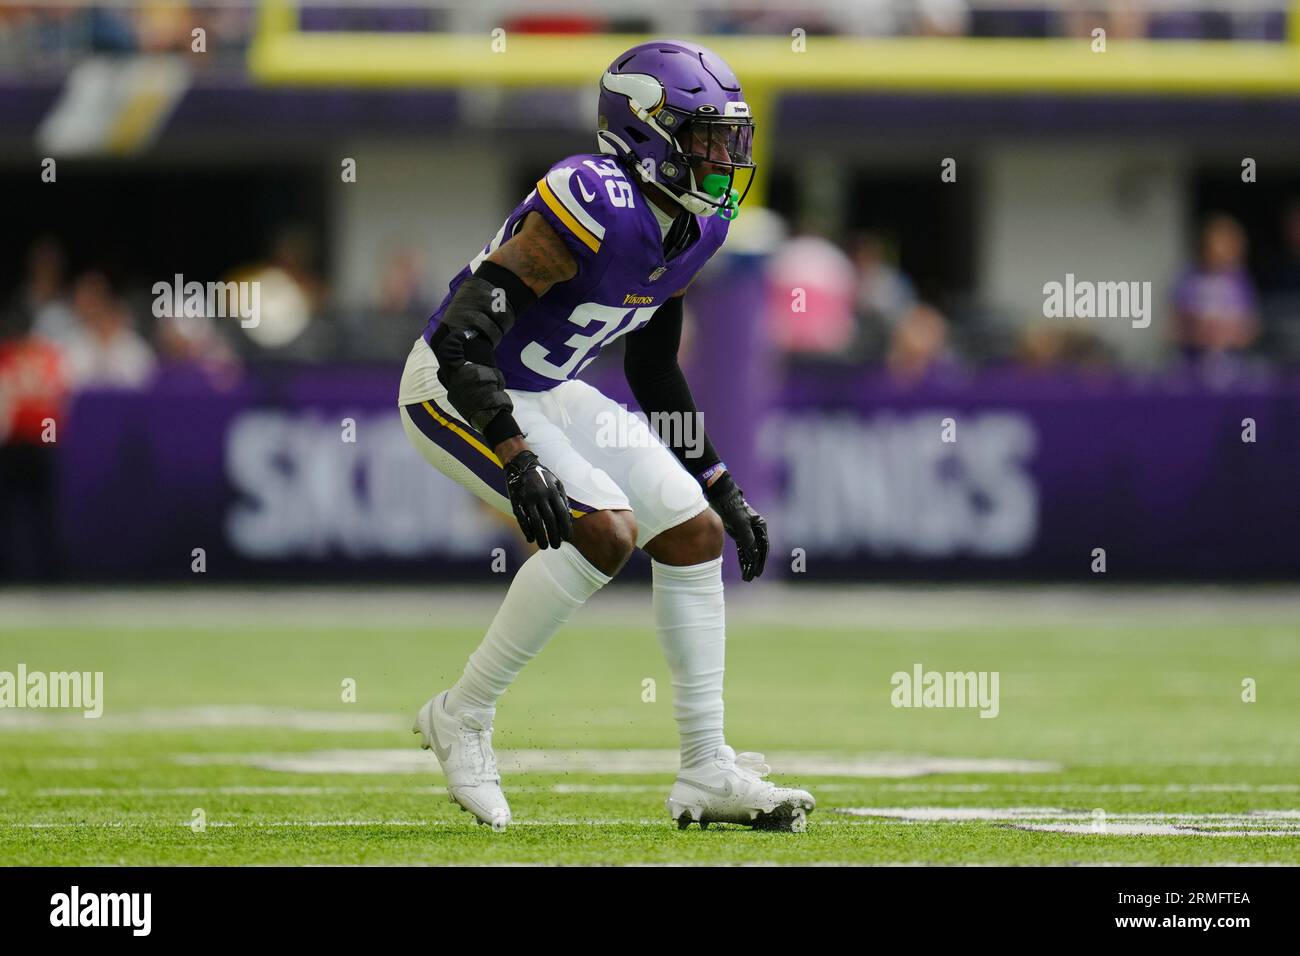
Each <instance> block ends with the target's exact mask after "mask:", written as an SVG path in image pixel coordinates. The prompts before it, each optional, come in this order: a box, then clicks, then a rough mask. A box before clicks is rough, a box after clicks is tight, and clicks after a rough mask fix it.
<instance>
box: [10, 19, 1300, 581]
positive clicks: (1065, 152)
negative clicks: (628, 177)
mask: <svg viewBox="0 0 1300 956" xmlns="http://www.w3.org/2000/svg"><path fill="white" fill-rule="evenodd" d="M261 12H262V6H261V5H259V4H246V3H245V4H241V3H185V2H179V0H176V2H173V0H153V2H138V3H118V4H103V3H90V2H80V3H44V4H21V3H20V4H14V3H8V4H6V5H4V6H3V7H0V147H2V148H0V194H3V195H4V197H5V200H6V201H5V229H4V230H3V231H2V232H0V261H3V262H5V263H6V267H5V268H4V269H3V270H0V459H2V460H0V484H3V486H4V487H3V490H4V491H5V495H4V496H3V497H5V499H6V501H7V502H8V503H7V504H6V505H4V506H0V511H3V510H4V509H8V511H7V513H0V527H2V526H4V525H5V522H8V524H9V525H10V526H12V525H13V524H14V523H21V522H24V521H28V522H30V521H32V520H35V519H34V518H33V517H32V516H33V515H37V514H45V515H46V516H47V517H46V518H45V519H41V520H52V519H50V518H49V512H50V511H51V510H52V507H53V506H52V505H51V504H50V501H51V500H52V499H50V497H49V496H51V495H52V494H53V493H54V492H53V490H52V486H53V484H54V482H53V478H52V471H50V468H52V467H53V466H52V465H51V464H49V462H48V461H47V459H49V458H50V457H51V456H49V455H43V454H42V453H41V451H40V450H39V449H40V447H41V446H42V445H47V444H49V443H50V441H49V438H48V436H47V435H46V432H47V431H48V428H47V423H48V422H50V421H61V420H62V419H63V416H64V414H65V412H66V410H67V409H68V408H69V407H70V405H71V404H72V403H73V402H75V400H76V399H77V397H78V396H79V395H82V394H86V393H98V392H101V391H104V390H112V391H118V392H121V391H124V390H126V391H131V390H134V391H138V392H141V393H144V392H148V391H149V390H151V389H155V388H157V387H159V383H160V382H161V383H167V385H168V387H177V386H178V385H179V386H181V387H190V388H193V389H195V390H197V391H198V392H199V393H202V394H208V395H212V396H219V395H222V394H228V393H230V392H231V391H232V390H235V389H238V388H239V387H240V386H241V383H244V382H246V381H247V380H248V378H249V376H256V375H257V374H258V370H259V369H262V370H265V369H279V368H284V367H298V368H301V367H312V366H315V367H319V368H321V369H336V368H338V369H341V368H344V367H349V368H355V367H361V366H365V367H372V368H379V369H385V370H388V371H389V372H391V378H392V383H393V388H394V389H395V387H396V380H397V375H398V373H399V369H400V363H401V362H402V360H403V358H404V356H405V354H406V352H407V351H408V350H409V348H410V343H411V342H412V340H413V339H414V338H415V336H416V335H417V334H418V332H419V330H420V328H421V326H422V325H423V323H424V321H425V319H426V318H427V316H428V315H429V313H430V312H431V311H432V310H433V309H434V308H435V307H436V306H437V305H438V303H439V301H440V300H441V298H442V296H443V294H444V293H445V290H446V286H447V282H448V280H449V279H450V278H451V277H452V276H453V275H454V274H455V273H456V272H457V271H458V270H459V269H460V268H461V267H462V266H463V264H464V263H465V262H466V261H467V260H468V259H469V258H470V257H472V256H473V255H474V254H475V253H476V252H477V251H478V249H479V248H480V247H481V246H482V244H483V243H484V242H486V241H487V240H488V239H489V238H490V237H491V236H492V235H493V234H494V233H495V232H496V230H497V228H498V227H499V224H500V222H501V220H502V219H503V218H504V217H505V215H506V214H507V212H508V211H509V210H510V209H511V208H512V207H513V206H514V205H515V204H516V203H518V202H519V201H520V200H521V199H522V198H523V197H524V196H525V195H526V193H527V192H528V191H529V189H531V188H532V184H533V183H534V182H535V181H536V179H537V178H538V177H539V176H540V175H541V174H542V173H543V172H544V171H545V170H546V169H547V168H548V167H549V166H550V165H551V164H552V163H553V162H555V161H556V160H557V159H559V158H561V157H563V156H566V155H571V154H574V153H578V152H585V151H590V150H592V149H594V136H593V132H592V131H593V128H594V122H595V117H594V113H595V81H596V78H595V77H594V76H593V77H592V81H591V84H590V85H589V88H587V89H583V90H567V89H564V90H561V89H540V88H539V89H527V88H524V89H519V88H515V89H508V90H507V89H502V90H492V89H482V88H466V89H432V88H417V87H400V86H397V87H393V88H360V87H345V86H343V85H339V86H337V87H334V86H326V87H312V88H307V87H302V88H295V87H293V86H287V87H266V86H264V85H261V84H260V83H259V82H258V81H257V78H256V77H255V76H253V75H251V73H250V71H249V69H248V62H247V57H248V52H249V49H250V44H252V43H253V42H254V39H255V37H256V35H257V30H258V24H259V15H260V13H261ZM297 16H298V21H299V24H300V27H301V29H303V30H304V31H309V32H310V31H361V30H377V31H395V32H409V33H413V34H418V33H430V32H434V33H436V32H452V33H463V34H477V35H482V36H486V35H487V34H488V32H489V31H490V30H491V29H493V28H495V27H498V26H500V27H504V28H505V29H506V30H507V32H508V33H509V32H511V31H513V32H514V33H543V34H554V33H576V34H583V33H586V34H602V33H606V32H619V33H645V34H656V33H658V34H664V35H673V34H676V35H684V34H686V35H690V34H694V35H710V34H712V35H724V36H731V35H742V34H744V35H758V36H762V35H771V36H782V37H788V36H789V35H790V33H791V31H792V30H804V31H805V32H806V34H807V36H808V37H810V38H813V40H812V41H811V44H812V45H810V47H809V52H808V53H807V54H806V55H808V56H810V57H815V56H816V47H815V38H816V37H817V36H821V35H827V36H833V35H840V36H862V37H891V36H903V37H907V36H936V37H944V36H946V37H1011V38H1049V37H1073V38H1077V39H1078V40H1079V42H1080V43H1082V44H1086V43H1088V38H1089V37H1090V36H1091V35H1092V31H1093V30H1094V29H1096V28H1097V27H1102V28H1104V29H1106V30H1107V34H1108V39H1109V42H1110V43H1111V44H1118V43H1122V42H1123V41H1124V40H1125V39H1128V38H1146V39H1151V40H1158V41H1162V42H1168V43H1170V44H1176V43H1180V42H1182V41H1188V40H1220V41H1229V42H1231V43H1235V44H1241V45H1249V44H1254V45H1256V46H1258V47H1259V48H1260V49H1261V50H1262V49H1275V48H1278V47H1279V46H1280V45H1282V44H1285V43H1287V42H1289V41H1288V37H1289V35H1290V34H1289V31H1292V30H1294V29H1296V28H1297V23H1296V22H1295V20H1294V17H1295V13H1294V11H1293V10H1292V5H1291V4H1288V3H1284V2H1281V0H1271V2H1270V0H1258V2H1255V0H1238V2H1227V0H1224V2H1213V0H1209V2H1207V0H1142V2H1119V0H1116V2H1070V0H1057V2H1032V0H1018V2H1010V0H919V2H908V3H904V2H901V0H853V2H834V3H832V2H823V3H818V2H813V3H809V4H800V5H792V4H788V3H777V2H771V0H769V2H750V3H744V2H722V0H712V2H709V0H705V2H695V3H691V4H689V5H687V4H680V5H679V4H675V3H672V2H670V3H667V4H656V5H654V6H653V8H648V5H646V4H644V3H632V2H626V0H611V2H607V3H599V4H597V3H586V2H578V0H571V2H567V3H566V2H552V0H546V2H540V3H521V2H517V0H484V2H478V3H468V2H467V3H449V2H442V3H439V2H432V0H430V2H415V0H411V2H396V3H385V4H379V5H365V6H361V5H347V4H342V3H328V2H327V3H304V4H301V5H300V6H299V8H298V11H297ZM196 30H198V31H199V32H200V33H201V38H198V39H196ZM485 42H486V41H485ZM614 52H617V51H616V50H614V49H612V48H611V53H614ZM741 79H742V81H748V80H749V79H750V78H749V77H745V76H742V77H741ZM765 104H766V105H767V107H768V112H767V113H766V114H760V115H759V116H758V119H757V125H758V134H757V135H758V136H759V137H760V138H763V137H766V138H767V140H766V142H765V144H764V150H763V152H762V154H761V158H762V160H763V164H764V165H763V167H762V168H761V169H760V171H759V176H760V177H762V179H763V181H764V182H763V186H764V188H763V190H762V195H761V196H760V197H759V201H751V202H747V203H746V205H745V207H744V208H743V210H742V214H741V216H740V218H739V219H738V220H737V222H736V223H735V224H734V225H733V229H732V239H731V240H730V242H729V243H728V247H727V250H726V256H724V257H722V258H727V257H730V258H731V259H733V260H744V261H745V262H747V263H749V264H750V265H751V266H752V268H749V269H748V270H747V271H742V272H739V273H732V272H729V271H727V270H728V269H729V267H728V266H726V265H725V263H720V264H718V265H717V270H718V274H719V275H721V274H726V275H727V276H728V277H729V278H728V279H727V281H731V282H735V281H743V282H744V283H745V287H746V289H747V290H748V293H749V295H748V298H747V299H746V305H745V308H746V309H748V310H749V311H748V312H746V316H745V321H747V322H748V323H750V324H751V325H752V326H753V327H754V328H755V329H756V330H757V331H758V336H759V339H760V347H761V349H762V350H763V351H764V353H765V354H766V355H767V356H768V357H769V358H770V363H769V365H768V367H769V368H771V369H774V370H777V371H778V372H779V371H780V370H781V369H782V368H784V369H785V370H787V371H789V372H791V373H804V374H813V375H815V374H817V373H818V372H819V371H824V370H831V371H832V372H833V373H834V374H835V375H836V376H839V377H838V378H837V379H836V381H838V382H842V383H845V384H843V385H842V386H841V387H842V388H843V389H844V390H845V393H844V394H845V395H847V396H851V395H853V394H865V392H864V391H863V390H864V389H866V388H867V387H868V385H869V384H870V383H877V382H882V381H883V382H887V383H889V384H890V386H891V387H893V388H898V389H908V388H916V389H926V388H932V387H934V386H935V385H939V386H949V385H950V386H953V387H956V386H958V385H961V384H963V383H966V384H969V383H970V382H978V381H980V380H981V379H980V376H982V375H984V374H986V373H988V372H990V371H993V372H998V373H1005V372H1008V371H1009V372H1011V373H1014V374H1018V375H1022V376H1033V375H1041V376H1051V375H1053V374H1056V373H1058V372H1067V373H1069V374H1080V373H1081V374H1082V375H1083V376H1084V377H1086V378H1089V379H1092V380H1120V379H1127V380H1129V381H1132V380H1135V379H1150V378H1152V377H1159V376H1171V375H1172V376H1181V377H1183V378H1184V379H1186V380H1195V381H1197V382H1199V383H1200V385H1201V386H1203V387H1205V388H1209V389H1215V388H1218V389H1231V388H1235V387H1238V386H1240V385H1241V383H1243V382H1248V383H1257V384H1258V383H1267V382H1270V381H1278V380H1282V379H1285V378H1287V377H1288V376H1289V375H1290V374H1291V372H1292V371H1293V370H1294V369H1295V368H1296V367H1297V366H1300V172H1297V170H1300V163H1298V162H1297V161H1300V138H1298V137H1297V134H1296V130H1298V129H1300V99H1297V98H1294V97H1288V96H1284V95H1270V96H1260V97H1245V98H1243V97H1230V96H1187V97H1169V96H1164V95H1155V94H1151V95H1146V94H1143V93H1142V92H1141V91H1134V92H1131V93H1126V94H1123V95H1115V94H1102V93H1098V94H1095V95H1077V96H1074V95H1059V94H1046V93H1038V92H1035V91H1034V90H1033V89H1026V90H1021V91H1017V92H1014V93H1006V92H1003V93H997V92H974V93H957V92H953V93H949V92H930V93H924V92H921V93H906V92H900V91H890V90H878V89H864V90H848V91H835V92H827V91H820V92H818V91H801V90H789V91H786V90H776V91H774V95H773V97H772V98H771V99H770V100H767V101H765ZM51 162H56V165H57V171H55V170H54V169H49V170H47V169H46V165H45V164H48V163H51ZM348 162H352V163H354V164H355V170H356V175H355V181H352V180H349V179H348V177H347V176H346V175H341V174H340V170H341V168H345V167H346V165H347V163H348ZM1247 162H1248V164H1249V165H1250V167H1251V172H1250V174H1249V175H1246V174H1244V173H1243V169H1244V166H1243V164H1245V163H1247ZM948 164H951V166H952V170H953V171H954V172H955V175H954V176H952V177H947V178H945V177H944V176H943V175H942V174H943V172H944V170H945V168H947V165H948ZM1067 273H1068V274H1073V275H1075V276H1076V277H1077V278H1078V279H1081V280H1093V281H1126V282H1127V281H1139V282H1150V283H1151V284H1152V288H1153V301H1152V302H1151V303H1150V307H1151V312H1152V317H1153V321H1152V323H1151V327H1150V328H1148V329H1136V328H1133V327H1132V326H1131V325H1130V323H1128V322H1126V321H1124V320H1123V319H1074V320H1064V319H1051V318H1047V317H1045V316H1044V312H1043V297H1044V296H1043V286H1044V284H1045V283H1048V282H1053V281H1058V282H1059V281H1063V280H1064V279H1065V277H1066V275H1067ZM733 275H742V276H743V280H737V279H734V278H730V277H731V276H733ZM182 277H183V281H186V282H188V281H198V282H202V283H207V282H212V281H231V280H243V281H257V282H259V283H260V285H261V290H262V302H261V316H260V321H259V322H258V323H257V325H256V326H253V327H245V326H244V325H243V324H241V323H240V322H239V321H238V320H237V319H234V318H225V317H215V316H210V315H199V316H179V317H173V316H167V315H158V314H157V312H158V310H157V309H156V308H155V307H154V306H155V298H156V295H155V292H154V287H155V285H156V284H158V283H160V282H161V283H167V284H169V285H170V284H171V283H172V282H173V281H174V280H181V279H182ZM706 284H707V282H706ZM726 301H727V299H726V298H725V297H723V298H721V299H719V298H718V297H716V296H711V297H710V298H709V299H708V302H709V307H711V308H715V309H716V308H717V304H718V303H719V302H726ZM688 312H689V313H690V314H691V321H692V323H693V324H694V328H695V329H696V330H697V332H698V330H699V328H700V326H701V325H702V324H704V323H708V322H710V321H714V320H715V317H714V316H712V315H710V314H708V313H707V311H706V310H702V309H701V308H700V307H699V306H696V307H695V308H694V309H692V307H691V298H690V297H688ZM704 338H706V337H704V336H700V335H698V334H697V335H694V336H691V335H688V339H687V341H686V344H685V349H686V351H687V353H688V359H689V360H693V361H694V362H695V363H696V366H697V368H700V367H702V368H705V369H706V370H709V371H711V370H712V369H713V367H715V366H720V365H723V364H725V362H726V356H719V355H699V354H695V355H691V354H690V353H691V352H692V350H693V349H697V348H698V347H699V346H698V343H699V341H701V340H703V339H704ZM613 361H614V362H616V361H617V356H615V357H614V358H613ZM809 370H811V372H809ZM855 382H856V383H859V384H856V385H855V384H854V383H855ZM43 496H44V497H43ZM42 501H44V502H45V503H44V504H41V503H40V502H42ZM29 537H30V536H29ZM34 537H35V538H40V534H37V535H35V536H34ZM0 551H3V548H0ZM2 557H3V555H2V554H0V558H2ZM50 560H51V562H53V561H54V560H55V559H53V558H51V559H50ZM36 563H37V564H39V563H40V562H39V561H37V562H36Z"/></svg>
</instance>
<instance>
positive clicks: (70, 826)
mask: <svg viewBox="0 0 1300 956" xmlns="http://www.w3.org/2000/svg"><path fill="white" fill-rule="evenodd" d="M671 823H672V821H671V820H670V819H668V817H667V816H664V817H661V818H660V819H657V820H515V821H513V822H512V823H511V824H510V828H511V829H514V828H515V827H623V826H653V827H663V826H665V824H671ZM0 826H3V827H7V828H9V829H15V830H56V829H67V830H79V829H126V828H130V829H142V828H146V827H184V828H185V829H186V830H189V829H191V828H192V824H191V823H190V822H189V821H180V822H177V823H126V822H121V821H115V822H109V821H103V820H101V821H96V822H93V823H92V822H85V821H77V822H70V821H58V820H48V821H46V820H43V821H28V822H24V823H0ZM206 826H208V827H210V828H211V827H217V828H224V829H232V830H237V829H248V830H267V829H271V830H274V829H286V828H292V827H324V828H329V827H440V828H442V827H445V828H448V829H453V828H454V829H458V830H469V829H471V828H472V827H474V826H475V824H474V823H472V822H470V821H469V820H468V818H466V819H463V820H252V821H247V822H245V821H231V820H208V821H207V824H206Z"/></svg>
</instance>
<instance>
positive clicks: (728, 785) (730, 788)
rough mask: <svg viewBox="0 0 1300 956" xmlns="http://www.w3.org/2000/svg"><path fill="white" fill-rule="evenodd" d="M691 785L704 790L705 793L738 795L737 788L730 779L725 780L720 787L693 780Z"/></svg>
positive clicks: (726, 795) (721, 795)
mask: <svg viewBox="0 0 1300 956" xmlns="http://www.w3.org/2000/svg"><path fill="white" fill-rule="evenodd" d="M691 785H692V786H693V787H695V788H696V789H699V790H703V791H704V792H705V793H711V794H713V795H714V796H718V797H734V796H735V795H736V788H735V786H734V785H733V784H732V782H731V781H730V780H727V781H725V782H724V783H723V784H722V786H720V787H713V786H709V785H708V784H704V783H694V782H692V784H691Z"/></svg>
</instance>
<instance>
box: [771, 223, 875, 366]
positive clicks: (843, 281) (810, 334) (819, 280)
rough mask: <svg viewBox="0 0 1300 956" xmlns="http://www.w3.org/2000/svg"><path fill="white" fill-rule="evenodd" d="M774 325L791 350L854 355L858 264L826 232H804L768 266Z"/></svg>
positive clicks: (785, 349)
mask: <svg viewBox="0 0 1300 956" xmlns="http://www.w3.org/2000/svg"><path fill="white" fill-rule="evenodd" d="M767 289H768V292H767V298H768V307H767V314H768V327H769V328H770V329H771V334H772V337H773V341H774V342H775V343H776V345H777V347H778V348H780V349H781V350H782V351H783V352H785V353H787V354H799V355H805V356H822V357H837V358H846V357H849V349H850V347H851V345H852V343H853V337H854V322H853V293H854V275H853V264H852V263H851V262H849V259H848V256H846V255H845V254H844V253H843V252H842V251H841V250H840V248H839V247H838V246H837V245H835V243H833V242H831V241H830V240H828V239H823V238H822V237H820V236H798V237H796V238H794V239H791V240H789V241H788V242H786V243H785V244H784V245H783V246H781V247H780V249H778V250H777V252H776V254H775V255H773V256H772V258H771V260H770V261H769V263H768V266H767Z"/></svg>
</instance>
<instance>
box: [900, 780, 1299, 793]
mask: <svg viewBox="0 0 1300 956" xmlns="http://www.w3.org/2000/svg"><path fill="white" fill-rule="evenodd" d="M879 786H880V789H881V790H893V791H900V792H901V791H907V792H928V793H990V792H992V791H1005V792H1008V793H1024V792H1025V791H1032V792H1034V793H1300V784H1295V783H1259V784H1256V783H1158V784H1151V783H1042V784H1036V783H1031V782H1029V781H1025V782H1023V783H1021V782H1016V783H882V784H880V785H879Z"/></svg>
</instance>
